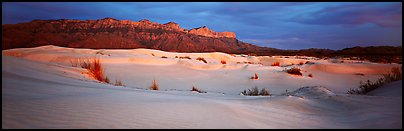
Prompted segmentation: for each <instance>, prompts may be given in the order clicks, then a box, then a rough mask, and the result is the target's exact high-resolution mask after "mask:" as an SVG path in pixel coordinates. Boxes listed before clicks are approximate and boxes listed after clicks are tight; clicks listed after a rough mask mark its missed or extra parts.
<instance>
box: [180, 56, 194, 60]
mask: <svg viewBox="0 0 404 131" xmlns="http://www.w3.org/2000/svg"><path fill="white" fill-rule="evenodd" d="M179 58H180V59H191V57H189V56H180V57H179Z"/></svg>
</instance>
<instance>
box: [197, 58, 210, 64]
mask: <svg viewBox="0 0 404 131" xmlns="http://www.w3.org/2000/svg"><path fill="white" fill-rule="evenodd" d="M196 60H199V61H203V62H204V63H208V62H207V61H206V60H205V58H203V57H198V58H196Z"/></svg>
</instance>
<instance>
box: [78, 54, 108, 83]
mask: <svg viewBox="0 0 404 131" xmlns="http://www.w3.org/2000/svg"><path fill="white" fill-rule="evenodd" d="M78 61H79V63H80V66H81V68H84V69H87V70H88V72H89V75H90V76H91V77H93V78H94V79H96V80H98V81H101V82H105V83H110V81H109V78H108V77H107V76H104V69H103V68H102V65H101V63H100V60H99V58H93V59H92V60H90V59H84V60H82V61H81V60H78ZM76 66H77V65H76Z"/></svg>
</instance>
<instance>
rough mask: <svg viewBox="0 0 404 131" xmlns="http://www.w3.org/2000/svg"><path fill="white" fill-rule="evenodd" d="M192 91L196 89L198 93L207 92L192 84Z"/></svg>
mask: <svg viewBox="0 0 404 131" xmlns="http://www.w3.org/2000/svg"><path fill="white" fill-rule="evenodd" d="M191 91H196V92H198V93H206V91H202V90H200V89H198V88H196V87H195V86H192V89H191Z"/></svg>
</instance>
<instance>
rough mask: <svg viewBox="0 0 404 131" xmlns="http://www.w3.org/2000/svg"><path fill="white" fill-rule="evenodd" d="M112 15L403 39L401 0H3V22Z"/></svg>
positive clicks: (297, 40) (336, 40)
mask: <svg viewBox="0 0 404 131" xmlns="http://www.w3.org/2000/svg"><path fill="white" fill-rule="evenodd" d="M106 17H112V18H115V19H118V20H132V21H140V20H142V19H148V20H150V21H152V22H157V23H160V24H164V23H167V22H175V23H178V24H179V25H180V27H182V28H184V29H192V28H197V27H202V26H207V27H208V28H209V29H211V30H214V31H217V32H222V31H231V32H235V33H236V36H237V39H239V40H240V41H243V42H247V43H250V44H255V45H259V46H265V47H272V48H278V49H308V48H323V49H325V48H326V49H334V50H338V49H343V48H348V47H354V46H380V45H390V46H399V45H402V3H401V2H116V3H115V2H32V3H31V2H2V24H15V23H22V22H29V21H32V20H34V19H44V20H46V19H79V20H96V19H102V18H106Z"/></svg>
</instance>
